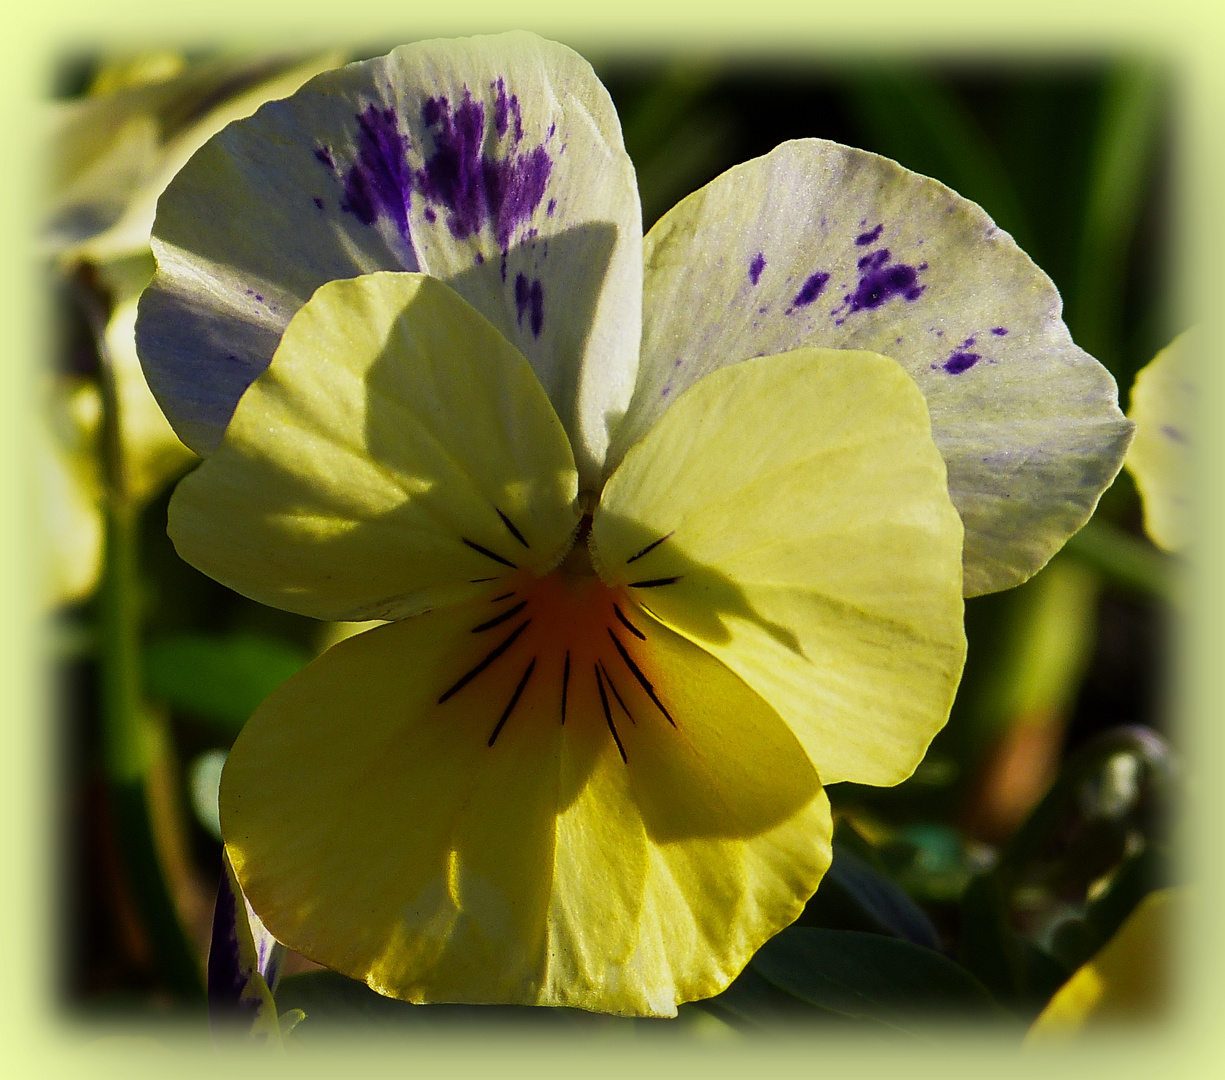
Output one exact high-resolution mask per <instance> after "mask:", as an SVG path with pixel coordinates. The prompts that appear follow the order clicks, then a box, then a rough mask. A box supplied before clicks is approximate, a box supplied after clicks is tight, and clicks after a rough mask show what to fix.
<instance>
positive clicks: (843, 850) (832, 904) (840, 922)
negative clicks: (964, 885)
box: [797, 822, 940, 949]
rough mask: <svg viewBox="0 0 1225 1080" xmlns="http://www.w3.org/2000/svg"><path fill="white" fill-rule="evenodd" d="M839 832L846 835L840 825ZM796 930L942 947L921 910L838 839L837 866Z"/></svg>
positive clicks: (933, 947)
mask: <svg viewBox="0 0 1225 1080" xmlns="http://www.w3.org/2000/svg"><path fill="white" fill-rule="evenodd" d="M839 829H840V830H841V831H842V832H843V834H844V835H845V831H846V827H845V826H844V824H843V823H841V822H840V823H839ZM797 925H800V926H814V927H823V928H825V929H829V930H858V931H863V932H865V933H871V934H885V935H887V936H890V937H896V938H902V939H904V940H906V941H909V942H912V943H913V944H915V945H922V946H925V947H926V948H929V949H939V947H940V939H939V936H938V935H937V933H936V928H935V927H934V926H933V925H932V922H931V920H930V919H929V918H928V917H927V914H926V913H925V912H924V911H923V909H922V908H920V907H919V906H918V905H917V904H915V902H914V901H913V900H911V899H910V897H909V896H907V895H906V893H905V892H904V891H903V890H902V889H901V888H900V887H899V886H898V885H896V884H894V883H893V882H892V881H891V880H890V879H889V878H888V877H886V876H885V874H884V873H882V872H881V871H880V870H879V869H878V868H877V867H875V866H873V865H872V863H871V862H870V861H868V859H865V858H861V857H860V856H859V855H856V854H855V852H854V851H853V850H851V849H850V848H849V847H848V845H847V844H846V842H845V841H844V842H842V843H840V842H839V840H838V836H837V834H835V840H834V860H833V863H832V864H831V866H830V868H829V871H828V872H827V873H826V875H825V877H824V878H823V879H822V881H821V887H820V888H819V889H817V892H816V895H815V896H814V897H813V898H812V899H811V900H810V901H809V902H808V906H807V907H806V908H805V909H804V914H803V915H801V916H800V918H799V920H798V921H797Z"/></svg>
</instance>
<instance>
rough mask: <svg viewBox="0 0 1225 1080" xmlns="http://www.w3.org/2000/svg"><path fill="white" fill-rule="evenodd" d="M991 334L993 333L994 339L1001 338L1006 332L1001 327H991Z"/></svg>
mask: <svg viewBox="0 0 1225 1080" xmlns="http://www.w3.org/2000/svg"><path fill="white" fill-rule="evenodd" d="M991 333H993V334H994V335H995V336H996V337H1003V336H1004V335H1005V334H1006V333H1008V331H1007V330H1005V329H1004V328H1003V327H1002V326H993V327H991Z"/></svg>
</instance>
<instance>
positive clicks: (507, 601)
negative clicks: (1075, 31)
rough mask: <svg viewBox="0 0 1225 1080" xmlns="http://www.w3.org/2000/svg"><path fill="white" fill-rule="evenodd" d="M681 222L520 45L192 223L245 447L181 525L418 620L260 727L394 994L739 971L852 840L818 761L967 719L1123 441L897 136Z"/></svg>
mask: <svg viewBox="0 0 1225 1080" xmlns="http://www.w3.org/2000/svg"><path fill="white" fill-rule="evenodd" d="M641 244H642V237H641V223H640V215H639V211H638V201H637V193H636V188H635V184H634V176H633V170H632V166H631V165H630V163H629V160H628V158H627V157H626V155H625V152H624V149H623V146H622V142H621V135H620V129H619V126H618V123H617V118H616V115H615V112H614V110H613V108H612V103H611V101H609V99H608V96H607V94H606V92H605V91H604V89H603V87H602V86H601V85H600V84H599V82H598V80H596V78H595V76H594V74H593V73H592V72H591V70H590V68H589V67H588V66H587V65H586V63H585V62H584V61H582V59H581V58H579V57H578V56H576V55H575V54H574V53H572V52H570V51H569V50H568V49H565V48H563V47H561V46H558V45H553V44H551V43H548V42H545V41H542V40H540V39H538V38H535V37H533V36H531V35H525V34H511V35H504V36H501V37H496V38H485V39H482V38H477V39H470V40H466V41H457V42H427V43H423V44H420V45H413V46H406V47H404V48H402V49H398V50H396V51H395V52H393V53H392V54H391V55H390V56H388V57H384V58H381V59H379V60H374V61H369V62H366V63H363V64H356V65H351V66H350V67H348V68H345V69H343V70H341V71H339V72H335V73H330V74H327V75H324V76H321V77H320V78H318V79H316V80H314V81H312V82H311V83H310V84H308V85H307V86H306V87H304V88H303V90H302V91H300V92H299V93H298V94H296V95H295V96H294V97H293V98H291V99H289V100H288V101H286V102H282V103H275V104H273V105H270V106H267V107H265V108H264V109H262V110H261V111H260V112H259V113H257V114H256V116H255V117H253V118H252V119H251V120H250V121H247V122H243V123H239V124H235V125H232V126H231V127H230V128H228V129H227V130H226V131H225V132H223V133H222V134H221V135H220V136H218V137H217V138H216V139H214V140H213V141H212V142H210V143H209V144H208V145H207V146H206V147H204V148H203V149H202V150H201V151H200V153H199V154H197V155H196V157H195V158H194V159H193V160H192V162H191V163H190V164H189V165H188V167H187V168H186V169H185V170H184V171H183V173H181V174H180V175H179V177H177V178H176V180H175V181H174V182H173V183H172V185H171V186H170V188H169V189H168V190H167V193H166V195H165V196H164V198H163V200H162V203H161V204H160V207H159V215H158V221H157V225H156V227H155V232H154V250H155V254H156V255H157V257H158V273H157V275H156V277H155V279H154V283H153V285H152V286H151V288H150V289H149V291H148V292H146V294H145V296H144V298H143V299H142V301H141V315H140V321H139V323H138V328H137V336H138V344H139V346H140V349H141V355H142V360H143V362H144V365H145V369H146V373H147V375H148V377H149V381H150V384H151V386H152V387H153V389H154V391H155V393H156V394H157V395H158V397H159V400H160V402H161V404H162V406H163V408H164V409H165V411H166V413H167V415H168V417H169V418H170V420H171V422H172V424H174V426H175V428H176V431H178V433H179V434H180V436H181V437H183V438H184V440H185V441H186V442H188V444H189V445H191V446H193V448H195V449H197V450H198V451H199V452H201V453H202V454H204V455H205V457H206V460H205V462H204V464H203V465H202V466H201V467H200V468H199V469H198V470H197V471H196V472H195V473H194V474H192V475H191V476H189V477H188V478H187V479H186V480H185V481H184V482H183V483H182V484H181V485H180V487H179V489H178V490H177V492H176V493H175V496H174V499H173V501H172V504H171V514H170V530H171V535H172V537H173V539H174V541H175V543H176V546H177V547H178V549H179V551H180V553H181V554H183V556H184V557H185V558H186V559H188V561H190V562H192V563H193V564H195V565H196V566H198V567H200V568H201V569H203V570H204V571H205V572H207V573H209V574H210V575H212V576H214V577H215V578H217V579H218V580H219V581H222V582H223V583H225V584H227V585H229V586H230V587H232V588H234V589H236V590H238V591H239V592H242V593H243V594H245V595H247V596H250V597H252V598H254V599H257V600H259V601H261V602H264V603H269V604H272V605H275V606H278V607H282V608H286V609H288V610H291V611H296V612H299V613H303V614H307V615H311V616H314V617H317V618H320V619H328V620H344V621H360V620H371V619H385V620H389V623H388V625H386V626H381V627H378V628H376V629H373V630H370V631H368V632H366V633H362V634H359V635H357V636H355V637H352V638H349V639H347V640H345V641H342V642H341V643H339V644H338V645H336V646H334V647H333V648H332V649H330V650H329V651H328V652H327V653H325V654H324V655H323V656H321V657H320V658H319V659H317V660H316V661H314V662H313V663H312V664H310V665H309V666H308V667H307V668H305V669H304V670H303V671H302V672H300V673H299V674H298V675H297V676H295V677H293V678H291V679H290V680H289V681H288V682H287V683H286V684H284V685H283V686H282V687H281V688H280V689H279V690H278V691H277V692H275V693H274V694H273V695H272V696H271V697H270V698H269V699H268V700H267V701H266V702H265V704H264V705H263V706H262V707H261V708H260V709H259V710H258V711H257V713H256V714H255V716H254V717H253V718H252V720H251V721H250V723H249V724H248V725H247V727H246V728H245V729H244V730H243V732H242V734H241V735H240V737H239V739H238V741H237V742H236V744H235V746H234V749H233V751H232V752H231V755H230V758H229V761H228V763H227V766H226V770H225V774H224V777H223V780H222V791H221V817H222V828H223V832H224V835H225V839H226V845H227V850H228V851H229V854H230V857H231V859H232V861H233V866H234V870H235V873H236V875H237V878H238V880H239V882H240V883H241V885H242V888H243V890H244V891H245V892H246V894H247V896H248V898H249V900H250V902H251V904H252V907H253V908H254V910H255V911H256V912H257V913H258V915H259V917H260V918H261V919H262V920H263V922H264V923H265V924H266V925H267V927H268V928H269V930H270V931H271V932H272V933H273V934H274V935H275V936H276V937H277V939H278V940H281V941H283V942H284V943H286V944H287V945H289V946H291V947H292V948H294V949H296V950H298V951H300V952H302V953H304V954H305V955H307V956H309V957H311V958H312V959H315V960H318V961H319V962H321V963H324V964H326V965H327V966H329V967H332V968H334V969H336V970H338V971H341V972H344V973H346V974H348V975H351V976H353V977H355V978H359V979H363V980H365V981H366V982H367V983H368V984H369V985H371V986H372V987H373V988H375V989H376V990H378V991H380V992H382V993H385V994H389V995H392V996H395V997H401V998H405V999H408V1000H411V1001H466V1002H522V1003H538V1004H553V1005H574V1006H579V1007H583V1008H587V1009H594V1010H603V1011H608V1012H616V1013H629V1014H646V1015H664V1016H666V1015H672V1014H674V1012H675V1009H676V1004H677V1003H678V1002H680V1001H685V1000H690V999H693V998H698V997H703V996H707V995H711V994H714V993H717V992H718V991H719V990H721V989H722V988H723V987H725V986H726V985H727V984H728V982H729V981H730V980H731V979H732V978H734V977H735V975H736V974H737V973H738V972H739V971H740V970H741V968H742V967H743V966H744V964H745V963H746V962H747V960H748V959H749V957H750V956H751V955H752V953H753V952H754V951H755V950H756V949H757V948H758V947H759V946H760V945H761V944H762V943H763V942H764V941H765V940H766V939H767V938H768V937H770V936H771V935H773V934H774V933H776V932H777V931H778V930H780V929H781V928H782V927H784V926H786V925H787V924H788V923H790V922H791V921H792V920H794V919H795V917H796V916H797V915H798V914H799V912H800V911H801V910H802V908H803V905H804V903H805V901H806V900H807V899H808V897H809V896H810V895H811V894H812V892H813V891H814V889H815V888H816V886H817V884H818V882H819V880H820V878H821V876H822V874H823V873H824V871H825V869H826V868H827V866H828V863H829V858H830V852H829V840H830V832H831V824H830V817H829V808H828V803H827V801H826V799H825V795H824V793H823V791H822V784H823V783H831V782H835V781H838V780H855V781H858V782H864V783H874V784H892V783H897V782H898V781H900V780H902V779H904V778H905V777H906V776H908V775H909V774H910V773H911V772H912V771H913V769H914V768H915V766H916V765H917V763H918V762H919V760H920V759H921V757H922V755H923V752H924V750H925V749H926V746H927V744H928V743H929V742H930V740H931V738H932V737H933V736H934V734H935V733H936V731H937V730H938V729H939V728H940V726H941V725H942V724H943V723H944V721H945V719H946V717H947V714H948V709H949V707H950V705H951V702H952V697H953V693H954V691H955V688H956V683H957V679H958V676H959V673H960V669H961V664H962V661H963V658H964V636H963V633H962V628H961V595H962V561H963V556H964V561H965V566H966V571H965V573H966V578H967V586H966V588H967V591H988V590H989V589H991V588H999V587H1004V586H1006V585H1007V584H1011V583H1014V582H1015V581H1016V580H1020V579H1022V578H1023V577H1025V576H1028V574H1030V573H1032V572H1033V571H1034V570H1035V569H1036V568H1037V567H1038V566H1040V565H1041V564H1042V562H1044V561H1045V559H1046V558H1049V556H1050V554H1051V552H1053V551H1054V550H1056V549H1057V547H1058V546H1059V544H1060V543H1062V541H1063V539H1065V538H1066V536H1067V534H1068V533H1069V532H1070V531H1072V530H1073V529H1074V528H1076V527H1078V525H1079V524H1080V523H1082V522H1083V520H1084V519H1085V517H1086V516H1087V515H1088V513H1089V512H1091V509H1092V506H1093V505H1094V503H1095V502H1096V499H1097V497H1098V495H1099V494H1100V490H1101V488H1102V486H1104V484H1105V483H1107V482H1108V481H1109V479H1110V478H1111V477H1113V475H1114V473H1115V472H1116V471H1117V469H1118V466H1119V460H1120V458H1121V455H1122V452H1123V450H1124V448H1125V446H1126V443H1127V439H1128V437H1129V429H1128V425H1127V423H1126V422H1125V421H1124V420H1123V419H1122V417H1121V416H1120V415H1119V413H1118V409H1117V405H1116V404H1115V401H1114V389H1113V384H1112V383H1111V381H1110V379H1109V376H1108V375H1106V374H1105V372H1104V371H1102V369H1101V368H1100V367H1099V366H1098V365H1096V363H1095V362H1094V361H1092V359H1091V358H1089V357H1087V356H1086V355H1085V354H1083V353H1081V352H1080V351H1079V350H1077V349H1076V348H1075V347H1074V346H1073V345H1072V344H1071V342H1070V340H1069V339H1068V337H1067V332H1066V329H1065V328H1063V326H1062V323H1060V322H1059V321H1058V318H1057V315H1058V297H1057V296H1056V295H1055V293H1054V290H1053V288H1052V287H1051V286H1050V283H1049V282H1048V281H1047V280H1046V279H1045V278H1044V277H1043V276H1042V275H1041V273H1040V272H1039V271H1037V270H1036V268H1034V267H1033V265H1032V263H1030V262H1029V261H1028V259H1026V257H1025V256H1024V255H1023V254H1022V253H1021V252H1019V251H1018V250H1017V249H1016V247H1015V245H1013V244H1012V242H1011V240H1009V239H1008V238H1007V237H1005V236H1003V234H999V233H997V232H996V231H995V230H994V228H993V227H992V226H991V225H990V222H989V221H987V219H986V218H985V215H983V214H982V212H981V211H980V210H978V208H977V207H974V206H972V204H969V203H966V202H965V201H964V200H961V199H959V198H958V197H957V196H955V195H954V194H953V193H951V192H949V191H948V190H947V189H945V188H943V187H942V186H940V185H938V184H936V183H934V182H933V181H929V180H924V179H923V178H921V177H916V176H914V175H913V174H910V173H907V172H905V170H902V169H900V168H899V167H898V166H896V165H894V164H893V163H891V162H887V161H884V160H883V159H880V158H876V157H873V156H872V155H867V154H862V153H860V152H858V151H853V150H849V149H847V148H845V147H838V146H835V145H833V144H829V143H824V142H819V141H816V140H808V141H803V142H798V143H790V144H786V145H784V146H783V147H780V148H779V149H778V150H776V151H775V152H774V153H773V154H771V155H767V156H766V157H765V158H762V159H758V160H757V161H755V162H750V163H748V164H746V165H744V166H740V167H739V168H737V169H734V170H732V171H731V172H729V173H727V174H725V175H724V176H723V177H721V178H719V179H718V180H716V181H715V182H714V183H713V184H711V185H709V186H708V187H707V188H706V189H703V191H701V192H699V193H697V194H696V195H694V196H693V197H691V198H690V199H688V200H686V201H685V202H683V203H682V204H681V205H680V206H679V207H677V208H676V209H675V210H674V211H673V212H672V213H670V214H669V215H666V216H665V217H664V219H662V220H661V222H660V223H659V224H658V225H657V226H656V227H655V229H654V230H652V233H651V235H650V236H648V237H647V238H646V240H645V262H644V261H643V247H642V246H641ZM886 353H887V354H889V356H892V357H893V359H890V358H888V357H887V356H886V355H882V354H886ZM950 489H951V495H952V498H951V500H950ZM959 512H960V517H959ZM963 519H964V520H965V521H966V522H967V528H966V530H965V537H966V543H965V548H964V552H963V545H962V534H963V529H962V520H963ZM971 579H972V582H973V583H972V584H971V583H970V582H971Z"/></svg>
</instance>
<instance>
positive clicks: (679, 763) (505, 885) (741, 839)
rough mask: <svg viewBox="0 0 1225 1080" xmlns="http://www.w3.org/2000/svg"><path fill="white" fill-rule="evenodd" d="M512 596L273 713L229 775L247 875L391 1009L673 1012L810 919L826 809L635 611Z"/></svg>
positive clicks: (267, 915)
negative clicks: (455, 1005)
mask: <svg viewBox="0 0 1225 1080" xmlns="http://www.w3.org/2000/svg"><path fill="white" fill-rule="evenodd" d="M588 569H589V567H588ZM510 588H511V591H510V592H509V593H507V594H506V595H504V596H501V595H500V596H499V597H498V598H496V599H494V600H492V601H491V600H483V601H478V602H470V603H468V604H465V605H462V606H459V607H453V608H448V609H445V610H442V611H435V612H430V613H428V614H424V615H421V616H418V617H416V618H413V619H409V620H405V621H402V622H398V623H392V624H389V625H387V626H382V627H379V628H377V629H374V630H371V631H369V632H367V633H364V634H360V635H358V636H357V637H354V638H349V639H347V640H346V641H343V642H341V643H340V644H339V645H337V646H335V647H334V648H332V649H331V650H329V651H328V652H327V653H325V654H324V655H323V656H322V657H320V658H319V659H318V660H316V661H315V662H313V663H312V664H310V665H309V666H308V667H306V668H305V669H303V670H302V671H301V672H300V673H299V674H298V675H296V676H294V677H293V678H291V679H290V680H289V681H288V682H286V683H285V684H283V685H282V687H281V688H280V689H278V690H277V691H276V692H275V693H274V694H273V695H272V696H271V697H270V698H269V699H268V701H267V702H265V704H264V705H263V706H261V708H260V709H259V710H258V711H257V712H256V714H255V716H254V717H253V718H252V719H251V721H250V723H248V725H247V726H246V727H245V728H244V729H243V732H242V734H241V735H240V736H239V739H238V741H237V743H236V744H235V746H234V749H233V751H232V752H231V754H230V757H229V760H228V762H227V765H226V771H225V774H224V777H223V779H222V788H221V819H222V828H223V831H224V834H225V839H226V843H227V846H228V849H229V851H230V853H231V857H232V858H233V861H234V866H235V870H236V872H237V874H238V877H239V880H240V881H241V883H242V886H243V889H244V891H245V892H246V894H247V896H248V897H249V899H250V901H251V904H252V906H253V907H254V909H255V910H256V912H258V914H259V915H260V917H261V919H263V921H264V923H265V924H266V925H267V926H268V928H269V930H270V931H271V932H272V933H273V934H274V935H275V936H276V937H277V938H278V939H279V940H281V941H283V942H285V943H286V944H287V945H289V946H291V947H292V948H294V949H296V950H298V951H299V952H302V953H304V954H305V955H307V956H309V957H311V958H312V959H315V960H317V961H319V962H321V963H324V964H326V965H327V966H329V967H331V968H334V969H336V970H338V971H341V972H344V973H345V974H348V975H350V976H352V977H354V978H359V979H364V980H365V981H366V982H367V983H368V984H369V985H370V986H372V987H373V988H374V989H376V990H378V991H380V992H381V993H384V994H388V995H391V996H395V997H400V998H404V999H407V1000H410V1001H418V1002H425V1001H461V1002H517V1003H523V1004H548V1005H570V1006H577V1007H581V1008H586V1009H593V1010H600V1011H606V1012H614V1013H627V1014H649V1015H665V1016H666V1015H673V1014H674V1013H675V1011H676V1005H677V1003H678V1002H680V1001H684V1000H689V999H692V998H695V997H700V996H705V995H710V994H714V993H717V992H718V991H719V990H721V989H722V988H723V987H725V986H726V985H727V983H728V982H729V981H730V980H731V979H732V978H733V977H734V976H735V975H736V974H737V973H738V972H739V971H740V970H741V968H742V967H743V966H744V964H745V963H747V961H748V959H749V957H750V956H751V955H752V953H753V952H754V951H755V950H756V949H757V948H758V947H759V946H760V945H761V944H762V943H763V942H764V941H765V940H766V939H767V938H768V937H770V936H771V935H772V934H774V933H776V932H777V931H778V930H780V929H781V928H782V927H784V926H785V925H787V924H788V923H790V922H791V921H792V920H793V919H794V918H795V917H796V916H797V915H798V914H799V912H800V911H801V910H802V908H803V905H804V902H805V901H806V900H807V898H808V897H809V896H810V895H811V894H812V892H813V891H814V890H815V888H816V886H817V883H818V881H819V880H820V878H821V875H822V874H823V873H824V871H825V869H826V867H827V866H828V864H829V859H830V850H829V841H830V832H831V823H830V816H829V808H828V803H827V801H826V799H825V796H824V794H823V792H822V791H821V788H820V784H819V782H818V780H817V777H816V775H815V773H814V771H813V769H812V767H811V765H810V764H809V763H808V761H807V759H806V757H805V755H804V753H803V750H802V749H801V748H800V746H799V744H798V743H797V742H796V740H795V738H794V736H793V735H792V734H791V733H790V731H789V730H788V729H787V727H786V726H785V725H784V724H783V723H782V721H781V720H780V719H779V718H778V716H777V715H776V714H775V713H774V712H773V711H772V710H771V709H770V708H769V707H768V706H766V705H765V703H764V702H762V701H761V699H760V698H759V697H758V696H757V695H756V694H754V693H753V692H752V691H751V690H749V689H748V687H746V686H745V685H744V683H742V682H741V681H740V680H739V679H738V678H736V676H734V675H733V674H732V673H731V672H729V671H728V670H727V668H726V667H724V666H723V665H722V664H720V663H719V662H718V661H716V660H714V659H713V658H712V657H710V656H709V655H707V654H706V653H705V652H703V651H702V650H700V649H698V648H696V647H694V646H693V645H692V644H690V643H689V642H687V641H685V640H684V639H683V638H681V637H679V636H677V635H676V634H674V633H672V632H671V631H669V630H667V629H666V628H664V627H661V626H658V625H657V624H655V623H654V622H653V621H652V620H650V619H649V618H648V617H647V616H646V615H645V614H644V613H643V612H642V611H641V610H640V609H638V608H636V607H634V606H633V605H632V603H631V601H630V599H629V598H628V597H626V596H625V595H624V594H623V593H620V592H615V591H614V590H610V589H608V588H607V587H606V586H604V585H603V584H602V583H601V582H599V581H598V579H596V578H595V577H594V575H591V574H587V575H585V576H584V575H579V576H572V575H571V574H570V570H569V569H568V568H563V569H559V570H557V571H554V572H553V573H551V574H549V575H547V576H546V577H545V578H542V579H541V578H535V577H533V576H531V575H530V574H526V573H525V574H521V575H519V576H518V577H516V578H514V579H512V581H511V582H510ZM614 604H616V605H617V607H616V608H615V609H614V607H613V605H614ZM617 611H620V612H621V616H622V617H621V618H618V616H617V614H616V612H617ZM490 612H494V613H495V614H493V615H491V614H490ZM629 626H633V627H634V631H633V632H631V631H630V629H628V627H629ZM614 637H616V639H617V642H619V644H614ZM631 665H632V666H631Z"/></svg>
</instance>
